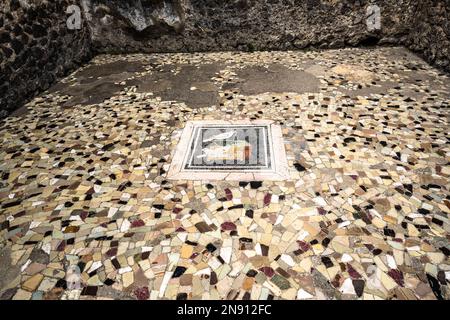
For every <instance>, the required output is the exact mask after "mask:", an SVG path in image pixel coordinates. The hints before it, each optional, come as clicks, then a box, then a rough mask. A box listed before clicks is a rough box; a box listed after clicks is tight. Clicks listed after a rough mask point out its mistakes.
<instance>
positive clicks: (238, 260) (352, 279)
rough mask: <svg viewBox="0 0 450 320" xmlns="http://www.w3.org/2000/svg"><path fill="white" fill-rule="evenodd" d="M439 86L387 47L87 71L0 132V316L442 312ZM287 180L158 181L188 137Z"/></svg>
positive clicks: (448, 198)
mask: <svg viewBox="0 0 450 320" xmlns="http://www.w3.org/2000/svg"><path fill="white" fill-rule="evenodd" d="M449 92H450V79H449V77H448V76H446V75H443V74H439V71H437V70H435V69H433V68H432V67H430V66H428V65H427V64H426V63H424V62H423V61H422V60H421V59H419V58H417V57H415V56H414V55H412V54H411V53H409V52H407V51H405V50H404V49H401V48H379V49H373V50H364V49H346V50H335V51H322V52H320V51H319V52H316V51H308V52H270V53H267V52H266V53H210V54H171V55H165V54H158V55H126V56H120V55H116V56H98V57H96V58H95V59H94V60H93V61H92V62H91V63H90V64H89V65H87V66H86V67H84V68H82V69H80V70H78V71H77V72H76V73H74V74H72V75H71V76H69V77H67V78H66V79H64V80H63V81H61V82H60V83H58V84H57V85H56V86H54V87H53V88H51V89H50V90H49V91H48V92H47V93H45V94H44V95H42V96H40V97H37V98H35V99H34V100H33V101H32V102H31V103H29V104H28V105H27V106H26V108H22V109H21V110H19V111H18V112H17V113H16V114H15V115H14V116H12V117H9V118H8V119H6V120H5V121H3V122H1V123H0V160H1V162H0V177H1V182H0V201H1V206H0V246H1V252H0V268H1V274H0V298H1V299H37V300H39V299H238V300H240V299H450V289H449V280H450V264H449V252H450V243H449V240H450V237H449V231H450V224H449V213H450V193H449V188H450V184H449V176H450V166H449V160H450V159H449V158H450V146H449V131H450V130H449V115H450V112H449V105H450V93H449ZM194 120H233V121H235V120H273V121H274V122H275V123H276V124H277V125H279V126H280V127H281V128H282V134H283V139H284V142H285V149H286V154H287V160H288V164H289V174H290V176H291V179H289V180H286V181H282V182H277V181H251V182H250V181H246V180H245V179H242V181H188V180H183V181H182V180H180V181H171V180H168V179H167V172H168V170H169V167H170V164H171V161H172V156H173V152H174V150H175V147H176V145H177V143H178V141H179V138H180V134H181V132H182V130H183V128H184V126H185V124H186V123H187V122H188V121H194Z"/></svg>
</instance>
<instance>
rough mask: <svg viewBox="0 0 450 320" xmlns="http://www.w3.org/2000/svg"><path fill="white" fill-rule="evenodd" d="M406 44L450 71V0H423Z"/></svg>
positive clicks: (433, 62)
mask: <svg viewBox="0 0 450 320" xmlns="http://www.w3.org/2000/svg"><path fill="white" fill-rule="evenodd" d="M406 45H407V46H408V47H409V48H410V49H411V50H413V51H415V52H418V53H419V54H421V55H422V56H423V57H424V58H425V59H426V60H427V61H428V62H430V63H432V64H434V65H436V66H437V67H438V68H440V69H443V70H446V71H447V72H450V0H421V1H420V5H419V6H418V8H417V11H416V14H415V22H414V28H412V30H411V33H410V37H409V38H408V39H407V42H406Z"/></svg>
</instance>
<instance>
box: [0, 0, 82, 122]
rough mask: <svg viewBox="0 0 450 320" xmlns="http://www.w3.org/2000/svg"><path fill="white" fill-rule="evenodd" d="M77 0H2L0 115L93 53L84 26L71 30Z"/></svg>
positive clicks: (0, 12) (8, 111) (6, 112)
mask: <svg viewBox="0 0 450 320" xmlns="http://www.w3.org/2000/svg"><path fill="white" fill-rule="evenodd" d="M75 3H77V1H76V0H57V1H55V0H1V3H0V118H1V117H4V116H5V115H7V114H8V113H10V112H11V111H13V110H15V109H17V108H19V107H20V106H22V105H23V104H24V102H26V101H27V100H28V99H29V98H31V97H33V96H35V95H36V94H37V93H38V92H40V91H43V90H45V89H47V88H48V87H49V86H50V85H51V84H52V83H54V82H55V80H56V79H57V78H59V77H61V76H63V75H64V74H66V73H67V72H68V71H69V70H71V69H74V68H75V67H77V66H78V65H79V64H80V63H82V62H83V61H85V60H87V59H89V57H90V35H89V29H88V28H87V26H86V25H84V26H83V28H82V29H81V30H69V28H67V25H66V20H67V18H68V17H69V15H68V14H66V10H67V8H68V6H69V5H71V4H75Z"/></svg>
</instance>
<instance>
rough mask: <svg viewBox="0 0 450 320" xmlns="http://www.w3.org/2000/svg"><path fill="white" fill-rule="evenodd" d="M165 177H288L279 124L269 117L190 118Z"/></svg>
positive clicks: (198, 178) (201, 178) (260, 178)
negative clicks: (249, 119)
mask: <svg viewBox="0 0 450 320" xmlns="http://www.w3.org/2000/svg"><path fill="white" fill-rule="evenodd" d="M168 179H171V180H237V181H251V180H287V179H289V170H288V164H287V160H286V152H285V149H284V143H283V138H282V133H281V128H280V127H279V126H277V125H275V124H274V123H273V121H271V120H256V121H217V120H204V121H189V122H188V123H187V124H186V127H185V128H184V130H183V132H182V134H181V138H180V141H179V143H178V146H177V148H176V150H175V154H174V157H173V160H172V164H171V166H170V169H169V173H168Z"/></svg>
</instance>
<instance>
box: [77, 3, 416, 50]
mask: <svg viewBox="0 0 450 320" xmlns="http://www.w3.org/2000/svg"><path fill="white" fill-rule="evenodd" d="M83 2H84V3H85V9H86V10H87V11H88V12H89V13H90V26H91V29H92V34H93V45H94V47H95V50H96V51H98V52H174V51H218V50H236V49H237V50H253V49H254V50H266V49H278V50H283V49H295V48H305V47H309V46H315V47H320V48H336V47H344V46H356V45H359V44H376V43H395V44H397V43H400V42H404V41H405V39H406V38H407V36H408V33H409V29H410V27H411V25H412V21H413V13H414V12H416V7H417V1H413V0H379V1H370V0H227V1H223V0H130V1H126V2H125V1H120V0H83ZM372 3H375V4H377V5H379V6H380V7H381V14H382V28H381V30H379V31H370V30H368V28H367V25H366V12H367V8H368V6H369V5H371V4H372Z"/></svg>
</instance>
